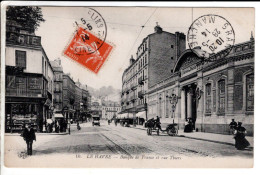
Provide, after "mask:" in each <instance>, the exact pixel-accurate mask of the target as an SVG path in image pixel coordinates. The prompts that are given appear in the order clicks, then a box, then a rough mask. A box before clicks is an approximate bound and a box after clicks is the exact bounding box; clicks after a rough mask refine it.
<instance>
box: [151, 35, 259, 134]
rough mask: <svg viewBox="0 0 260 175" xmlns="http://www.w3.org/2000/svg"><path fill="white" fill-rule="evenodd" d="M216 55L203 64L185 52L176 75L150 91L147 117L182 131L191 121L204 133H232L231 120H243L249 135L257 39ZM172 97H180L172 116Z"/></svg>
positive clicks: (251, 130) (191, 54) (192, 52)
mask: <svg viewBox="0 0 260 175" xmlns="http://www.w3.org/2000/svg"><path fill="white" fill-rule="evenodd" d="M220 54H221V53H219V54H216V55H215V56H216V58H217V60H216V61H214V62H203V61H202V58H201V57H200V55H199V52H196V50H195V51H191V50H186V51H184V52H183V53H182V54H181V55H180V57H179V58H178V60H177V62H176V64H174V66H173V67H174V73H173V74H172V75H171V76H170V77H168V78H167V79H165V80H163V81H161V82H159V83H158V84H156V85H154V86H152V87H151V88H149V91H148V118H152V117H155V116H157V115H158V116H160V117H161V118H162V119H161V122H162V123H172V120H173V119H174V120H175V122H176V123H178V124H179V127H180V128H183V127H184V122H185V121H187V119H189V118H190V119H192V120H193V121H194V123H195V128H196V129H197V130H198V131H202V132H214V133H222V134H228V133H229V123H230V122H231V119H233V118H234V119H235V121H240V122H242V123H243V125H244V126H245V127H246V129H247V131H248V134H249V135H252V134H253V125H254V117H253V114H254V39H253V38H251V39H250V41H248V42H244V43H240V44H236V45H235V46H234V47H233V49H232V51H231V52H230V53H229V55H228V56H226V57H224V58H222V57H221V55H220ZM172 94H174V95H176V96H177V97H178V98H177V99H178V101H177V104H176V107H175V108H174V113H172V111H173V110H172V104H171V97H172Z"/></svg>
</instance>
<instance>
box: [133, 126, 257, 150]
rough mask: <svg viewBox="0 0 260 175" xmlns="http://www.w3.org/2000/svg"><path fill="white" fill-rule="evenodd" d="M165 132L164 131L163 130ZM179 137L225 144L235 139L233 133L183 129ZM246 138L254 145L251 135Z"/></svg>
mask: <svg viewBox="0 0 260 175" xmlns="http://www.w3.org/2000/svg"><path fill="white" fill-rule="evenodd" d="M130 128H134V129H140V130H146V128H145V127H144V126H140V125H137V126H136V127H133V126H132V125H131V126H130ZM165 134H166V132H165ZM178 136H179V137H185V138H189V139H195V140H203V141H207V142H214V143H220V144H225V145H232V146H234V145H235V139H234V138H233V137H234V136H233V135H224V134H215V133H206V132H191V133H185V132H183V130H179V131H178ZM246 139H247V140H248V142H249V143H250V147H251V148H252V147H254V138H253V137H251V136H246Z"/></svg>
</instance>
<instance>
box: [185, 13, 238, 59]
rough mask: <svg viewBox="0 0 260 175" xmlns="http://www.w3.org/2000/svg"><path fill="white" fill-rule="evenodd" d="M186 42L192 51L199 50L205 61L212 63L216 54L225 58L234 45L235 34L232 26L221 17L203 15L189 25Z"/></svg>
mask: <svg viewBox="0 0 260 175" xmlns="http://www.w3.org/2000/svg"><path fill="white" fill-rule="evenodd" d="M187 41H188V45H189V48H190V49H191V50H192V51H196V50H197V49H198V48H200V49H201V51H202V52H204V53H203V54H202V56H203V58H204V60H205V61H214V60H216V59H215V55H216V53H218V52H220V51H221V52H223V51H225V52H224V54H222V57H225V56H227V55H228V54H229V52H230V51H231V50H232V47H233V46H234V44H235V32H234V29H233V27H232V25H231V24H230V23H229V22H228V21H227V19H225V18H224V17H222V16H219V15H214V14H209V15H203V16H201V17H199V18H197V19H196V20H194V22H193V23H192V24H191V26H190V27H189V30H188V35H187Z"/></svg>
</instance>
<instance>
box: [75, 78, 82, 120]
mask: <svg viewBox="0 0 260 175" xmlns="http://www.w3.org/2000/svg"><path fill="white" fill-rule="evenodd" d="M81 105H82V89H81V83H80V82H79V80H78V81H77V82H76V83H75V110H76V113H75V115H76V116H75V117H76V119H78V120H79V119H81V112H82V106H81Z"/></svg>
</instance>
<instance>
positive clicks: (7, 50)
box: [1, 3, 255, 168]
mask: <svg viewBox="0 0 260 175" xmlns="http://www.w3.org/2000/svg"><path fill="white" fill-rule="evenodd" d="M1 13H2V14H1V16H2V20H4V21H3V22H2V24H4V25H2V26H1V29H2V31H1V39H2V46H3V47H2V48H1V49H2V54H4V58H2V60H1V67H2V68H3V69H1V78H2V79H1V86H2V88H1V95H2V100H1V118H2V121H3V122H2V124H3V125H2V126H1V129H2V130H3V132H4V135H3V138H1V139H2V142H3V144H2V145H3V146H4V148H3V150H4V152H3V153H2V155H3V160H4V161H3V162H2V163H3V165H4V166H5V167H8V168H252V167H253V165H254V100H255V95H254V91H255V88H254V87H255V9H254V8H253V7H250V6H249V7H246V8H239V7H225V8H221V7H172V6H169V7H159V6H158V7H156V6H151V7H149V6H146V7H137V6H136V7H134V6H129V7H127V6H114V7H112V6H110V7H109V6H59V5H58V6H50V5H49V6H46V5H10V4H8V3H6V4H4V5H2V7H1ZM3 28H4V29H3ZM3 31H4V33H3ZM3 43H4V44H3Z"/></svg>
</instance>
